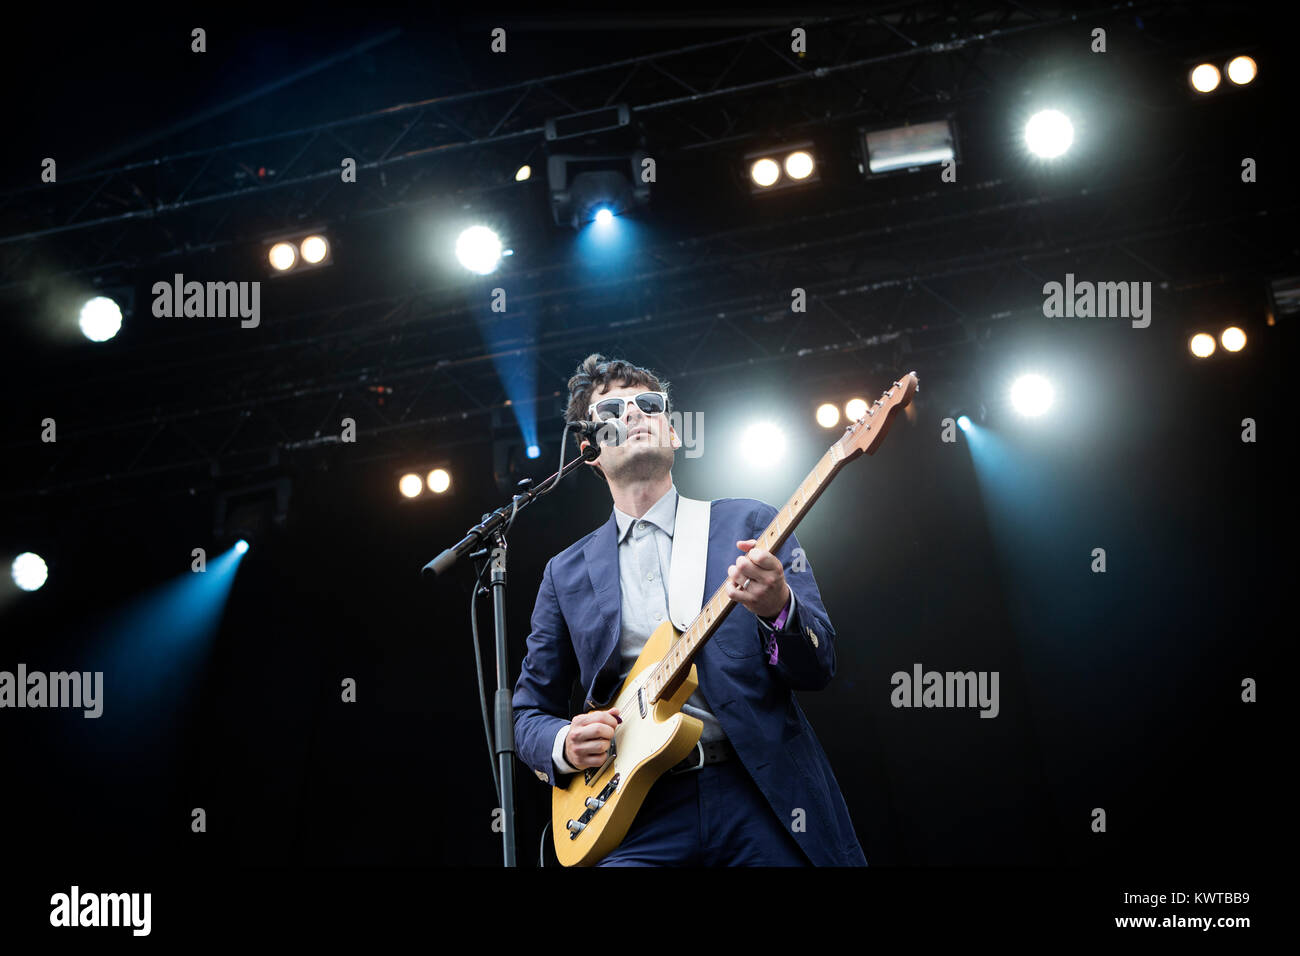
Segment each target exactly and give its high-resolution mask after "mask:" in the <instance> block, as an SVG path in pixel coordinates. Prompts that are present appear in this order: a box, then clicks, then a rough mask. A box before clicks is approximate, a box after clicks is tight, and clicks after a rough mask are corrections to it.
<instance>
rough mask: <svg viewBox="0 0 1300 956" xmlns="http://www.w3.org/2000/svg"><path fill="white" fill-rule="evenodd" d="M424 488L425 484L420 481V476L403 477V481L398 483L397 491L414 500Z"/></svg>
mask: <svg viewBox="0 0 1300 956" xmlns="http://www.w3.org/2000/svg"><path fill="white" fill-rule="evenodd" d="M423 487H424V482H422V481H421V480H420V476H419V475H403V476H402V480H401V481H399V482H398V483H397V490H398V491H400V492H401V493H402V494H403V495H404V496H406V497H407V498H414V497H415V496H416V495H418V494H419V493H420V489H422V488H423Z"/></svg>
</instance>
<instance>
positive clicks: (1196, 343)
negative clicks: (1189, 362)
mask: <svg viewBox="0 0 1300 956" xmlns="http://www.w3.org/2000/svg"><path fill="white" fill-rule="evenodd" d="M1189 347H1190V348H1191V350H1192V354H1193V355H1195V356H1196V357H1197V358H1208V357H1209V356H1211V355H1213V354H1214V336H1213V335H1210V333H1208V332H1197V333H1196V334H1195V335H1193V336H1192V341H1191V342H1190V343H1189Z"/></svg>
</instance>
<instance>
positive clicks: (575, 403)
mask: <svg viewBox="0 0 1300 956" xmlns="http://www.w3.org/2000/svg"><path fill="white" fill-rule="evenodd" d="M607 386H611V387H614V388H619V387H623V388H629V387H632V386H638V387H644V388H646V389H647V390H649V391H653V392H664V393H668V387H669V386H668V383H667V382H666V381H663V380H661V379H660V378H659V376H658V375H656V374H655V373H654V372H652V371H650V370H649V369H648V368H642V367H641V366H640V365H633V364H632V363H631V362H625V361H624V360H622V359H607V358H605V356H603V355H601V354H600V353H598V352H596V353H592V354H591V355H588V356H587V357H586V358H585V359H583V360H582V361H581V362H580V363H579V364H578V368H577V370H576V371H575V372H574V373H573V377H572V378H570V379H569V407H568V409H567V410H566V411H565V413H564V421H565V422H566V423H567V422H580V421H582V420H583V419H584V418H586V417H587V410H588V409H589V408H591V400H592V396H593V395H595V394H596V393H597V392H602V391H604V390H605V388H606V387H607ZM671 410H672V396H671V394H670V395H669V399H668V405H667V407H666V408H665V409H664V413H665V414H667V413H668V412H670V411H671Z"/></svg>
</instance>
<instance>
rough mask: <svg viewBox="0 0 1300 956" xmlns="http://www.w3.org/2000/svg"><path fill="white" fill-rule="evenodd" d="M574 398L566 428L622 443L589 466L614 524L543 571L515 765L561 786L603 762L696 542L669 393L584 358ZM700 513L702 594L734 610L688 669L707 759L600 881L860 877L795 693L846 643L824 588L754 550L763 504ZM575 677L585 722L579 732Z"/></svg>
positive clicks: (857, 857) (660, 785)
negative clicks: (679, 480)
mask: <svg viewBox="0 0 1300 956" xmlns="http://www.w3.org/2000/svg"><path fill="white" fill-rule="evenodd" d="M569 396H570V398H569V406H568V410H567V413H566V419H567V420H568V421H579V420H609V419H611V418H614V417H619V418H621V419H622V421H623V422H624V423H625V425H626V427H627V437H626V439H625V440H624V441H623V442H622V443H621V444H619V445H605V446H603V448H602V451H601V454H600V457H599V458H598V459H597V460H596V461H594V462H588V464H589V465H591V467H593V468H595V470H596V471H597V472H598V473H599V474H600V475H601V476H602V477H603V478H604V479H605V481H606V482H607V483H608V485H609V491H610V495H611V496H612V498H613V501H614V510H613V514H611V515H610V518H609V520H608V521H606V522H605V523H604V524H603V525H602V526H601V527H600V528H598V529H597V530H596V531H594V532H592V533H591V534H589V535H587V536H586V537H584V538H583V539H581V540H580V541H578V542H577V543H575V544H574V545H572V546H571V547H569V548H567V549H566V550H564V551H563V552H561V553H560V554H558V555H556V556H555V557H554V558H552V559H551V560H550V561H549V562H548V563H547V565H546V570H545V572H544V573H543V575H542V584H541V587H540V589H539V590H538V594H537V604H536V606H535V608H534V610H533V619H532V633H531V634H530V635H529V637H528V646H527V653H526V655H525V657H524V660H523V663H522V669H521V673H520V675H519V681H518V683H517V684H516V685H515V693H514V710H515V740H516V747H517V751H518V754H519V756H520V759H522V760H523V761H524V762H525V763H526V764H528V766H529V767H531V768H532V770H533V772H534V773H535V774H536V775H537V777H538V779H540V780H542V781H543V782H545V783H550V784H552V785H554V786H566V785H567V782H568V779H569V776H568V775H569V774H571V773H575V772H578V771H580V770H584V769H587V768H590V767H599V766H600V765H601V764H603V763H604V761H605V757H606V754H607V753H608V751H609V745H610V741H611V740H612V739H613V737H614V730H615V728H616V727H617V726H618V724H619V722H620V719H621V718H620V715H619V713H618V710H617V708H612V709H608V710H605V709H602V708H605V707H608V706H609V705H610V704H611V703H612V702H613V699H614V697H615V695H616V694H617V692H618V689H619V688H620V687H621V686H622V683H623V681H624V679H625V678H626V677H627V675H628V673H629V672H630V670H631V668H632V664H633V663H634V662H635V661H636V659H637V657H638V656H639V654H640V652H641V649H642V648H643V647H644V645H645V642H646V640H647V638H649V636H650V634H651V633H653V631H654V630H655V628H657V627H658V626H659V625H660V624H661V623H662V622H663V621H664V620H665V619H666V618H667V617H668V579H669V572H670V567H671V565H672V563H673V545H674V542H675V540H683V539H685V538H686V537H688V532H686V531H684V530H683V529H682V528H680V527H679V522H678V521H677V518H678V514H679V509H678V501H679V496H678V494H677V489H676V487H675V486H674V485H673V481H672V465H673V457H674V454H675V451H676V449H677V448H679V447H681V439H680V438H679V437H678V435H677V433H676V430H675V429H674V428H673V427H672V425H671V424H670V422H669V412H670V406H669V401H668V385H667V383H662V382H660V381H659V379H658V377H657V376H656V375H655V374H654V373H653V372H651V371H649V370H648V369H644V368H640V367H639V366H636V365H632V364H630V363H628V362H625V361H620V360H606V359H605V358H604V357H603V356H601V355H591V356H589V357H588V358H587V359H586V360H584V361H583V362H582V364H581V365H579V366H578V370H577V372H576V374H575V375H574V376H573V377H572V378H571V379H570V380H569ZM583 444H585V442H583ZM688 504H689V503H688ZM699 507H700V508H704V509H705V510H707V512H708V548H707V561H706V564H705V569H704V593H705V594H706V595H707V594H712V593H713V592H714V591H715V590H716V589H717V588H718V587H719V586H721V585H722V584H723V583H724V581H725V582H726V589H727V591H726V593H727V596H728V597H729V598H731V599H732V600H734V601H735V602H736V603H737V604H739V605H740V607H738V608H736V609H735V610H734V611H732V613H731V614H730V615H729V616H728V617H727V618H726V620H725V621H724V622H723V623H722V624H721V625H720V626H719V627H718V629H717V631H716V633H715V634H714V636H713V638H712V639H711V640H710V641H708V642H707V643H706V644H705V645H704V646H703V647H702V648H701V649H700V650H699V652H698V653H697V654H696V655H695V665H696V670H697V674H698V676H699V687H698V689H697V690H696V691H695V693H694V694H693V695H692V696H691V697H690V699H689V700H688V701H687V703H686V704H685V705H684V706H683V707H682V710H683V711H684V712H685V713H687V714H689V715H690V716H693V717H696V718H698V719H699V720H700V721H701V722H702V723H703V725H704V730H703V734H702V736H701V738H700V743H701V746H700V747H699V748H697V750H696V751H694V752H693V753H692V754H691V756H689V757H688V758H686V759H685V760H683V761H682V762H681V763H680V764H678V765H677V766H676V767H674V768H673V769H672V770H670V771H669V772H667V773H665V774H664V775H663V776H662V777H660V778H659V779H658V780H657V781H656V782H655V784H654V786H653V787H651V789H650V791H649V793H648V794H647V796H646V798H645V802H644V803H643V804H642V806H641V809H640V811H639V812H638V813H637V816H636V818H635V819H634V820H633V822H632V826H631V828H630V829H629V831H628V833H627V835H626V836H625V837H624V838H623V841H622V843H621V844H620V845H619V846H618V847H617V848H616V849H615V850H614V851H612V852H611V853H610V854H608V855H607V856H606V857H605V858H604V859H603V860H602V861H601V862H600V864H599V865H602V866H616V865H643V866H646V865H649V866H653V865H686V866H714V865H748V866H807V865H810V864H815V865H818V866H852V865H857V866H865V865H866V859H865V858H864V856H863V853H862V848H861V846H860V845H859V843H858V839H857V836H856V834H855V833H854V831H853V824H852V822H851V821H850V819H849V814H848V808H847V807H846V806H845V804H844V798H843V797H842V796H841V794H840V790H839V785H838V784H837V783H836V780H835V775H834V774H833V773H832V772H831V768H830V764H829V762H828V761H827V759H826V754H825V753H824V752H823V751H822V748H821V745H820V744H819V743H818V741H817V738H816V736H815V735H814V733H813V730H812V726H811V725H810V724H809V723H808V719H807V718H806V717H805V716H804V713H803V711H802V709H801V708H800V707H799V704H798V701H797V700H796V699H795V697H794V694H793V693H792V692H793V691H795V690H809V691H812V690H821V689H822V688H823V687H825V686H826V685H827V683H829V681H830V679H831V677H832V675H833V674H834V672H835V643H834V639H835V631H834V629H833V628H832V627H831V623H830V620H829V619H828V618H827V616H826V611H825V609H824V608H823V607H822V601H821V596H820V594H819V593H818V591H817V583H816V581H815V580H814V579H813V575H812V572H811V571H810V570H808V569H807V566H806V562H805V561H803V560H801V561H800V569H799V570H797V571H796V570H794V569H792V564H791V561H792V557H793V555H794V552H795V550H796V549H797V548H798V546H799V545H798V541H797V540H796V539H795V538H794V536H793V535H792V536H791V537H790V538H789V539H788V541H787V542H786V544H785V545H784V546H783V547H782V548H781V549H780V551H779V553H778V554H771V553H769V552H767V551H766V550H764V549H763V548H760V547H758V546H757V540H756V539H757V538H758V537H759V535H761V533H762V531H763V529H764V528H766V527H767V525H768V524H769V523H770V522H771V520H772V518H773V517H774V516H775V515H776V513H777V509H775V508H773V507H771V506H770V505H767V504H764V503H763V502H760V501H755V500H753V499H749V498H723V499H719V500H717V501H713V502H711V503H710V504H708V505H707V507H706V506H705V505H704V504H703V503H701V504H700V505H699ZM682 511H683V512H684V511H686V509H682ZM701 527H702V526H701ZM700 540H701V543H702V541H703V538H702V537H701V538H700ZM700 550H701V551H702V550H703V548H702V547H701V548H700ZM801 558H802V555H801ZM679 560H685V559H682V558H679ZM787 575H788V576H787ZM698 610H699V606H698V605H697V606H695V607H693V608H691V609H690V611H691V614H692V615H693V614H694V613H695V612H698ZM575 679H576V680H578V681H580V682H581V685H582V688H583V692H584V697H585V698H586V705H587V707H588V708H589V711H588V712H587V713H581V714H578V715H576V716H574V717H573V718H572V719H570V718H569V717H567V716H564V715H565V714H568V713H569V695H570V689H571V687H572V684H573V681H574V680H575Z"/></svg>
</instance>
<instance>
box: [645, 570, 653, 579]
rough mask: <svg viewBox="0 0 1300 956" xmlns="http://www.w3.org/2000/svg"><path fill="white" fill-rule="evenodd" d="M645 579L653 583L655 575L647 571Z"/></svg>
mask: <svg viewBox="0 0 1300 956" xmlns="http://www.w3.org/2000/svg"><path fill="white" fill-rule="evenodd" d="M645 579H646V580H647V581H653V580H654V579H655V573H654V572H653V571H647V572H646V576H645Z"/></svg>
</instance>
